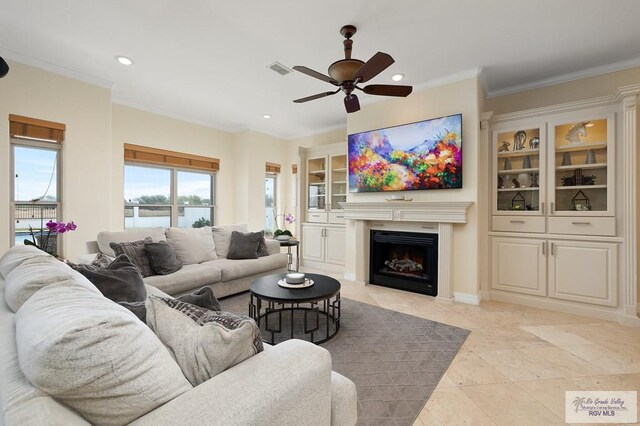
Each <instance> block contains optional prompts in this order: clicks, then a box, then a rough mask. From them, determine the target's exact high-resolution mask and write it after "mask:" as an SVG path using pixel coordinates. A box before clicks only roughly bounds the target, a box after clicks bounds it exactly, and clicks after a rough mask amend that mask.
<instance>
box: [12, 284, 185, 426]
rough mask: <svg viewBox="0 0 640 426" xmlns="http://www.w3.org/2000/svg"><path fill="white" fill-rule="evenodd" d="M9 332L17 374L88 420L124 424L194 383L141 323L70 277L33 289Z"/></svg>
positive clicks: (179, 393) (95, 422) (104, 423)
mask: <svg viewBox="0 0 640 426" xmlns="http://www.w3.org/2000/svg"><path fill="white" fill-rule="evenodd" d="M15 333H16V337H15V341H16V344H17V361H19V364H20V370H21V372H22V374H24V376H25V377H26V378H27V379H28V380H29V382H31V383H32V384H33V385H34V386H36V387H37V388H39V389H40V390H42V391H44V392H46V393H47V394H48V395H51V396H52V397H53V398H55V399H56V400H58V401H60V402H62V403H64V404H66V405H68V406H70V407H72V408H73V409H75V410H76V411H77V412H78V413H80V415H82V416H83V417H84V418H85V419H87V421H89V422H90V423H92V424H100V425H123V424H128V423H130V422H132V421H133V420H135V419H137V418H138V417H140V416H143V415H144V414H146V413H148V412H149V411H152V410H154V409H155V408H157V407H159V406H161V405H162V404H164V403H166V402H168V401H171V400H172V399H174V398H175V397H177V396H179V395H181V394H182V393H184V392H187V391H189V390H190V389H191V388H192V387H191V385H190V384H189V382H188V381H187V380H186V379H185V377H184V375H183V374H182V372H181V371H180V368H179V366H178V365H177V364H176V362H175V361H174V360H173V359H172V358H171V355H170V354H169V353H168V352H167V349H166V348H165V347H164V346H163V345H162V343H161V342H160V341H159V340H158V338H157V337H156V336H155V335H154V334H153V332H152V331H151V330H150V329H149V328H148V327H147V326H145V325H144V324H141V323H140V321H138V320H137V319H136V318H134V316H133V315H131V313H130V312H128V311H127V310H126V309H124V308H123V307H121V306H118V304H116V303H113V302H111V301H110V300H108V299H106V298H104V297H103V296H102V295H101V294H99V293H98V292H97V290H96V291H95V292H94V291H93V290H90V289H89V288H88V287H84V286H82V285H79V284H76V283H74V282H70V283H68V282H67V283H58V284H52V285H50V286H48V287H45V288H43V289H41V290H39V291H38V292H36V293H35V294H34V295H33V296H32V297H31V298H30V299H29V300H28V301H27V302H26V303H25V304H24V305H23V306H22V308H20V310H19V311H18V313H17V314H16V316H15ZM53 422H55V420H53ZM58 423H60V422H58Z"/></svg>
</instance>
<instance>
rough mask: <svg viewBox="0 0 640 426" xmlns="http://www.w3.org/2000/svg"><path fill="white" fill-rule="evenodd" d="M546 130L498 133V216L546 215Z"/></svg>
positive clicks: (525, 129) (532, 129) (495, 146)
mask: <svg viewBox="0 0 640 426" xmlns="http://www.w3.org/2000/svg"><path fill="white" fill-rule="evenodd" d="M541 129H544V126H540V127H533V128H522V129H510V130H497V131H495V132H494V138H493V142H494V153H495V154H494V170H495V175H494V181H493V182H494V188H495V191H496V192H495V194H496V196H495V198H494V213H503V214H525V213H528V214H544V165H543V163H544V160H543V161H541V159H544V155H541V153H544V146H545V144H544V142H545V141H544V134H543V133H544V132H542V131H541Z"/></svg>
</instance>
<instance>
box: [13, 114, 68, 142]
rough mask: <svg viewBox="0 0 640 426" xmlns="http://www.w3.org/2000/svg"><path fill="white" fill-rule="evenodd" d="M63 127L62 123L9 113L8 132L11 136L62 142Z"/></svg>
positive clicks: (64, 127)
mask: <svg viewBox="0 0 640 426" xmlns="http://www.w3.org/2000/svg"><path fill="white" fill-rule="evenodd" d="M65 129H66V126H65V125H64V124H62V123H56V122H53V121H46V120H40V119H38V118H30V117H23V116H21V115H14V114H9V133H10V135H11V137H12V138H23V139H35V140H44V141H51V142H55V143H62V141H64V131H65Z"/></svg>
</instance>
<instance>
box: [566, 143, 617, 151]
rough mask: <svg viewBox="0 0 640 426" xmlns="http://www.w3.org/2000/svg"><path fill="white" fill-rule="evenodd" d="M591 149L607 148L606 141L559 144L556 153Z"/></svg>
mask: <svg viewBox="0 0 640 426" xmlns="http://www.w3.org/2000/svg"><path fill="white" fill-rule="evenodd" d="M590 149H607V144H606V143H604V142H603V143H591V144H584V145H575V146H569V145H567V146H559V147H557V148H556V153H558V152H576V151H589V150H590Z"/></svg>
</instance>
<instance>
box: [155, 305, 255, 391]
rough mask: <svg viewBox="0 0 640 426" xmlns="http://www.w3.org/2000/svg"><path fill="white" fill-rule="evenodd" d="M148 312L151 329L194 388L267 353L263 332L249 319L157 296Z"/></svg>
mask: <svg viewBox="0 0 640 426" xmlns="http://www.w3.org/2000/svg"><path fill="white" fill-rule="evenodd" d="M147 309H148V312H147V320H148V323H147V325H148V326H149V327H151V329H152V330H153V331H154V332H155V333H156V336H158V338H159V339H160V341H161V342H162V343H164V345H165V346H166V347H167V349H168V350H169V352H170V353H171V354H172V355H173V357H174V359H175V360H176V362H177V363H178V365H179V366H180V369H181V370H182V373H183V374H184V375H185V377H186V378H187V379H188V380H189V382H191V383H192V384H193V386H197V385H199V384H200V383H204V382H206V381H207V380H209V379H210V378H212V377H213V376H215V375H217V374H219V373H222V372H223V371H225V370H226V369H228V368H229V367H232V366H234V365H236V364H238V363H240V362H242V361H244V360H246V359H247V358H249V357H251V356H253V355H255V354H257V353H258V352H262V350H263V344H262V336H261V335H260V329H258V326H257V325H256V323H255V321H254V320H253V319H251V318H249V317H245V316H240V315H236V314H232V313H230V312H220V311H210V310H208V309H203V308H200V307H198V306H195V305H191V304H189V303H184V302H181V301H179V300H176V299H169V298H160V297H156V296H149V302H148V304H147Z"/></svg>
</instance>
